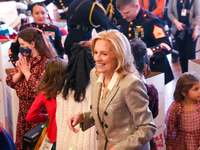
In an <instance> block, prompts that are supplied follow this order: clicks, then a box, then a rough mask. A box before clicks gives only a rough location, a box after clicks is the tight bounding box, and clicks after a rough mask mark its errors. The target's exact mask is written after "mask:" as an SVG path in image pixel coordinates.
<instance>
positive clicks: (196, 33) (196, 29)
mask: <svg viewBox="0 0 200 150" xmlns="http://www.w3.org/2000/svg"><path fill="white" fill-rule="evenodd" d="M198 30H199V25H195V27H194V32H193V34H192V38H193V41H195V40H196V39H197V38H198V36H199V35H198Z"/></svg>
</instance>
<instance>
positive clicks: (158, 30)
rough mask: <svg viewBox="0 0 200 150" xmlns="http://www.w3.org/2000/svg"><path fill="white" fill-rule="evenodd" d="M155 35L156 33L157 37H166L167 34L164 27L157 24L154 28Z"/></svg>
mask: <svg viewBox="0 0 200 150" xmlns="http://www.w3.org/2000/svg"><path fill="white" fill-rule="evenodd" d="M153 35H154V37H155V39H159V38H163V37H166V34H165V32H164V30H163V28H161V27H159V26H156V25H154V28H153Z"/></svg>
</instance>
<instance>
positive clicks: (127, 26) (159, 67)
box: [121, 8, 174, 83]
mask: <svg viewBox="0 0 200 150" xmlns="http://www.w3.org/2000/svg"><path fill="white" fill-rule="evenodd" d="M121 22H122V24H121V29H122V32H123V33H124V35H126V37H128V39H129V40H131V39H134V38H138V39H141V40H142V41H143V42H144V43H145V44H146V45H147V47H148V48H150V49H151V50H152V51H153V56H152V57H151V59H150V67H151V70H152V71H155V72H164V73H165V83H168V82H169V81H171V80H172V79H174V76H173V73H172V70H171V67H170V65H169V61H168V59H167V57H166V55H167V54H170V53H171V44H170V41H169V39H168V36H167V35H166V33H165V31H164V30H163V25H162V22H161V21H160V19H159V18H158V17H157V16H155V15H154V14H152V13H151V12H149V11H147V10H145V9H143V8H140V11H139V13H138V15H137V16H136V19H135V20H133V21H132V22H127V21H126V20H125V19H123V20H122V21H121Z"/></svg>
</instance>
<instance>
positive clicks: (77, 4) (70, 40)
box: [64, 0, 117, 58]
mask: <svg viewBox="0 0 200 150" xmlns="http://www.w3.org/2000/svg"><path fill="white" fill-rule="evenodd" d="M67 24H68V35H67V38H66V40H65V44H64V47H65V52H66V54H67V55H68V57H69V58H70V56H71V51H70V48H71V47H72V45H73V44H74V43H79V42H80V41H87V40H89V39H90V38H91V33H92V29H93V28H95V29H96V30H97V32H99V31H102V30H108V29H117V27H116V25H115V24H114V23H112V22H111V21H110V19H109V18H108V17H107V16H106V14H105V11H104V8H103V6H101V5H100V4H99V3H98V2H96V1H95V0H75V1H73V2H72V3H71V4H70V5H69V7H68V11H67Z"/></svg>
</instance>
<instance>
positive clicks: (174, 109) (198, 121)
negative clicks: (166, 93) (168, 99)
mask: <svg viewBox="0 0 200 150" xmlns="http://www.w3.org/2000/svg"><path fill="white" fill-rule="evenodd" d="M165 124H166V128H165V130H164V137H165V141H166V147H167V148H166V149H167V150H197V149H198V148H199V146H200V78H199V77H198V76H196V75H195V74H191V73H184V74H182V75H181V76H180V77H179V79H178V81H177V84H176V88H175V91H174V101H173V102H172V104H171V105H170V107H169V109H168V111H167V115H166V118H165Z"/></svg>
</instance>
